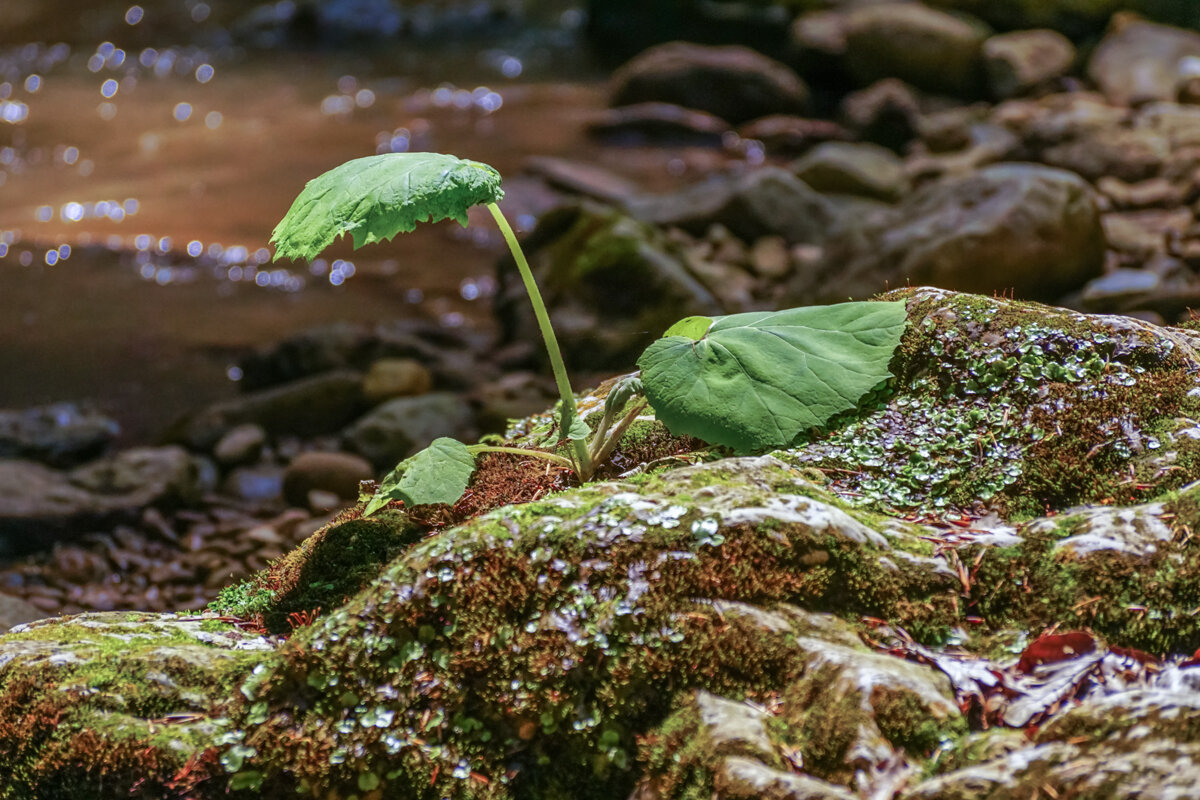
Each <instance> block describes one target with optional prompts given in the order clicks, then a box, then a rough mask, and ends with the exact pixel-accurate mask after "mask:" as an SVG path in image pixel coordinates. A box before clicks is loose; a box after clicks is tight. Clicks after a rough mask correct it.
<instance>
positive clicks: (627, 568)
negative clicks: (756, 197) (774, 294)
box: [0, 289, 1200, 799]
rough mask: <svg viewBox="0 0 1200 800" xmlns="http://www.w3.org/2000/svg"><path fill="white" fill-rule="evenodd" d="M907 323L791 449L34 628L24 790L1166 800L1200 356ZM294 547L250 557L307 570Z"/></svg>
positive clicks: (1013, 330) (1113, 331) (19, 673)
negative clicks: (173, 609)
mask: <svg viewBox="0 0 1200 800" xmlns="http://www.w3.org/2000/svg"><path fill="white" fill-rule="evenodd" d="M895 296H897V297H900V298H903V299H905V300H906V301H907V303H908V309H909V327H908V330H907V332H906V334H905V337H904V341H903V342H902V344H901V348H900V351H899V354H898V355H897V358H896V361H895V362H894V364H893V371H894V373H895V375H896V378H895V382H894V384H893V386H892V388H891V390H890V391H889V392H888V393H885V394H883V395H880V396H878V397H877V398H876V399H874V400H872V401H870V402H869V403H868V404H866V405H865V406H864V407H863V408H862V409H861V411H860V412H858V413H857V414H854V415H851V417H850V418H848V419H844V420H839V421H837V422H835V423H834V424H833V425H831V426H830V428H829V430H828V431H824V432H821V433H819V434H814V435H812V436H811V437H805V438H803V439H802V440H801V441H798V442H797V443H796V444H795V446H793V447H791V448H788V449H786V450H780V451H776V452H774V453H772V454H767V455H763V456H757V457H743V458H727V457H726V458H721V457H719V454H716V453H712V452H708V451H697V452H695V453H693V454H692V455H691V456H690V457H688V458H685V459H683V461H697V462H698V463H695V464H692V465H689V466H677V465H671V464H665V465H662V466H661V467H660V468H659V469H657V470H654V471H652V472H650V473H642V472H639V471H638V470H633V471H632V472H630V473H628V474H627V475H625V476H624V477H622V478H620V479H617V480H611V481H607V482H597V483H592V484H589V485H586V486H582V487H577V488H572V489H568V490H566V491H562V492H559V493H556V494H551V495H549V496H545V497H542V498H540V499H538V500H536V501H535V502H532V503H529V504H525V505H516V506H507V507H501V508H497V509H495V510H493V511H490V512H488V513H485V514H483V515H482V516H479V517H477V518H475V519H473V520H470V521H467V522H464V523H461V524H451V525H448V526H446V527H443V528H440V529H436V530H434V531H432V532H431V531H429V530H428V529H427V528H426V527H424V523H421V522H419V521H418V517H417V516H415V515H410V514H408V513H405V511H404V510H403V509H400V508H390V509H387V510H385V511H383V512H382V513H381V514H380V515H379V516H378V517H376V518H372V519H369V520H363V519H359V518H358V512H357V511H355V510H353V509H352V510H349V511H347V512H343V513H342V514H341V515H340V516H339V517H338V518H336V519H334V520H333V521H332V522H331V523H330V524H328V525H326V526H325V527H323V528H321V529H320V530H318V531H316V532H315V533H313V534H312V535H311V536H308V538H306V539H305V540H304V541H303V542H302V543H301V544H300V546H299V547H298V548H297V549H295V550H292V551H291V552H290V553H287V554H285V555H284V557H283V558H281V559H279V560H278V561H277V562H276V563H275V564H273V565H272V566H270V567H269V568H266V569H263V570H262V571H261V572H259V573H258V574H257V575H256V576H254V577H252V578H251V579H250V580H249V581H246V582H243V583H241V584H238V585H234V586H231V587H230V588H229V589H227V590H226V591H225V592H223V593H222V595H221V599H220V600H219V601H218V603H217V608H219V609H221V612H222V613H223V614H224V616H217V615H216V614H209V615H194V616H191V617H187V616H173V615H155V614H128V613H124V614H121V615H83V616H76V617H68V618H65V619H60V620H47V621H44V622H40V623H37V624H35V625H32V626H18V627H16V628H15V629H14V630H13V631H12V632H10V633H9V634H8V635H6V636H5V637H3V638H2V639H0V703H3V704H5V707H6V708H12V709H17V708H20V709H21V710H20V712H19V713H18V712H16V711H14V712H13V713H15V714H17V716H15V717H12V718H14V719H19V720H21V721H22V723H21V724H22V725H26V726H27V727H25V728H22V730H26V731H38V734H37V736H36V737H35V738H34V739H33V740H32V741H33V742H34V743H33V744H32V745H29V746H26V745H25V744H24V742H25V741H26V739H25V738H24V737H22V738H21V740H20V741H21V742H22V744H21V746H20V747H19V748H18V747H17V739H16V738H14V736H13V735H12V734H8V733H5V732H3V731H0V751H2V752H5V753H9V754H10V755H11V759H12V760H11V762H10V763H13V764H14V765H16V766H15V770H16V771H15V773H14V774H16V775H18V776H20V777H21V779H22V780H23V781H25V783H24V784H23V789H22V792H18V793H14V794H12V796H14V797H26V796H28V797H34V796H40V794H39V793H41V792H43V791H45V790H46V789H47V787H49V786H52V785H56V784H55V783H54V782H55V781H61V780H64V779H65V778H64V776H66V775H68V774H70V775H83V776H84V777H79V778H72V779H77V780H79V781H81V783H80V786H81V787H86V789H85V791H87V792H90V793H91V795H90V796H96V797H107V796H116V794H109V792H124V793H126V794H127V793H128V791H129V786H132V785H133V784H134V783H135V782H136V783H137V785H138V786H139V787H141V786H149V787H161V786H165V785H168V783H169V781H171V780H174V779H175V777H176V776H177V775H178V774H179V771H180V770H181V769H182V768H183V766H184V764H185V763H186V764H188V765H189V769H188V775H189V776H190V778H189V780H190V781H191V782H190V783H189V784H188V786H189V789H190V791H192V792H193V794H194V795H195V796H198V797H209V796H212V797H217V796H225V793H226V792H227V791H228V790H229V788H230V787H232V788H233V790H234V793H235V794H237V792H239V791H241V792H255V793H266V794H271V793H289V792H292V791H295V790H296V789H297V788H298V787H299V786H302V785H303V786H307V787H308V789H309V790H310V791H313V790H315V791H318V792H320V793H328V792H330V791H333V792H337V793H339V794H341V793H354V792H356V791H357V792H369V791H374V790H375V789H378V790H380V791H382V792H384V793H397V794H405V793H414V792H420V791H423V790H424V788H425V787H428V786H429V785H430V784H431V782H432V784H433V785H434V786H435V787H437V791H439V792H441V793H442V794H444V795H446V796H451V797H480V796H483V797H497V798H500V797H545V796H547V795H548V794H564V795H572V796H589V795H590V794H591V793H596V792H601V793H604V794H606V795H621V796H636V797H662V798H666V797H688V796H701V795H702V796H712V795H714V794H715V796H719V797H751V796H762V795H763V794H764V793H766V794H769V795H770V796H776V795H777V796H781V797H822V798H847V797H855V796H862V795H863V794H874V795H875V796H882V797H896V798H914V799H915V798H943V797H945V798H949V797H964V796H970V797H981V798H983V797H1001V796H1006V795H1005V794H1003V793H1005V792H1011V791H1015V790H1016V789H1020V790H1022V791H1023V790H1024V789H1022V787H1025V788H1028V789H1030V790H1032V788H1033V787H1034V786H1037V787H1039V790H1042V791H1044V790H1045V788H1044V787H1049V789H1051V790H1053V791H1054V792H1056V793H1060V794H1062V793H1070V792H1082V793H1085V794H1086V793H1092V794H1095V793H1098V792H1101V791H1103V792H1106V794H1103V795H1102V796H1112V797H1124V796H1131V795H1132V794H1135V793H1138V792H1152V793H1157V794H1162V795H1163V796H1171V793H1172V792H1176V788H1177V787H1182V786H1183V785H1184V782H1185V781H1186V780H1190V772H1189V771H1188V770H1189V769H1190V767H1189V766H1188V764H1189V763H1190V762H1189V761H1188V760H1187V758H1188V756H1187V755H1186V754H1187V753H1189V752H1190V749H1191V748H1192V747H1193V743H1192V739H1193V735H1194V734H1193V728H1194V725H1193V724H1192V722H1190V720H1191V719H1192V717H1193V716H1194V713H1193V710H1194V708H1193V707H1194V706H1196V705H1197V702H1196V696H1197V695H1196V691H1197V687H1200V679H1197V678H1194V677H1193V673H1194V671H1195V669H1196V668H1195V667H1194V666H1193V663H1194V659H1193V658H1192V657H1191V655H1190V654H1191V653H1192V651H1194V650H1195V649H1196V648H1197V647H1198V646H1200V627H1198V626H1197V623H1196V621H1195V617H1194V616H1192V615H1190V614H1188V613H1187V609H1188V608H1190V606H1189V605H1188V604H1189V603H1190V602H1191V601H1192V598H1193V597H1194V596H1195V592H1196V586H1197V585H1200V583H1198V581H1200V578H1197V575H1200V570H1197V568H1196V566H1195V563H1194V562H1195V561H1196V556H1195V553H1194V552H1193V548H1192V546H1191V534H1190V531H1191V530H1192V529H1193V526H1195V525H1200V517H1198V512H1197V509H1198V508H1200V504H1198V502H1197V497H1198V494H1197V493H1198V492H1200V490H1198V489H1197V487H1196V484H1195V483H1193V482H1192V481H1194V480H1195V478H1196V475H1197V467H1196V463H1197V461H1196V458H1197V453H1198V452H1200V451H1197V450H1196V446H1195V445H1196V442H1198V441H1200V437H1198V436H1197V435H1196V433H1195V432H1196V430H1197V423H1196V422H1195V419H1196V418H1197V417H1198V416H1200V400H1198V399H1197V397H1200V349H1198V348H1200V336H1197V335H1196V334H1195V333H1194V332H1193V331H1191V330H1188V329H1184V328H1161V327H1157V326H1154V325H1150V324H1146V323H1140V322H1137V321H1133V320H1129V319H1125V318H1113V317H1103V316H1085V315H1081V314H1077V313H1074V312H1070V311H1066V310H1063V309H1054V308H1050V307H1044V306H1037V305H1031V304H1025V303H1018V302H1013V301H1004V300H998V299H994V298H986V297H981V296H975V295H961V294H955V293H951V292H946V291H942V290H932V289H925V290H910V291H906V292H901V293H898V294H897V295H895ZM601 406H602V403H601V402H599V398H598V397H597V396H585V397H583V398H581V401H580V407H581V409H583V411H584V413H585V414H588V413H598V411H599V409H600V407H601ZM1097 408H1099V409H1100V410H1101V411H1102V412H1103V413H1093V412H1095V411H1096V409H1097ZM943 411H944V414H942V412H943ZM943 416H944V417H945V418H944V419H943V418H942V417H943ZM550 420H551V415H550V414H549V413H547V414H544V415H537V416H534V417H531V418H529V419H527V420H525V421H524V423H523V424H522V425H519V426H516V428H514V430H513V431H512V433H513V434H514V436H515V437H516V438H514V439H512V441H513V442H514V443H520V444H532V443H536V442H538V441H540V440H541V439H542V438H544V437H546V436H553V435H554V434H553V433H552V432H551V431H550V430H549V423H550ZM963 423H965V424H967V425H968V426H969V427H970V430H969V431H967V432H965V433H956V432H954V431H952V430H951V429H950V428H949V427H946V426H951V427H953V426H954V425H956V424H963ZM645 424H646V425H648V426H650V428H651V429H653V426H655V425H657V423H655V422H653V421H649V420H648V421H647V422H646V423H645ZM939 426H940V427H939ZM1106 426H1107V427H1106ZM955 430H957V429H955ZM976 434H978V441H976V439H975V438H972V436H975V435H976ZM641 435H643V436H644V435H646V434H645V433H643V434H641ZM939 448H941V449H939ZM947 448H948V449H947ZM678 463H679V461H678V460H677V461H676V462H675V464H678ZM1014 468H1015V469H1014ZM920 471H924V472H923V473H922V474H916V472H920ZM907 472H912V474H911V476H909V477H911V482H909V483H906V482H905V481H906V480H908V478H906V477H905V475H906V474H907ZM925 472H927V473H929V474H924V473H925ZM935 473H936V474H935ZM1067 489H1070V491H1067ZM177 519H178V517H177ZM153 522H155V520H153V519H149V520H145V521H144V522H143V525H150V524H152V523H153ZM159 522H160V523H161V520H159ZM197 524H199V520H197ZM272 528H273V526H271V525H262V526H261V527H260V528H255V529H251V530H249V531H245V530H243V532H242V533H241V534H239V536H238V540H239V541H241V542H244V543H246V544H250V543H253V546H254V547H255V548H264V547H267V546H268V545H274V546H275V547H277V548H283V547H285V546H286V542H287V541H288V540H287V539H286V537H285V536H284V535H283V534H281V533H280V532H279V531H278V530H277V528H276V529H274V530H272ZM292 541H295V540H292ZM66 556H67V554H66V552H65V551H64V552H63V553H62V555H61V556H60V558H62V559H63V560H64V564H66V563H71V562H69V561H68V560H67V559H66ZM75 558H76V561H75V562H74V563H76V566H74V567H73V569H75V570H76V573H77V574H79V575H80V576H83V575H85V574H86V573H87V570H88V569H89V567H88V566H87V564H88V560H87V558H86V556H85V555H84V552H80V553H78V554H77V555H76V556H75ZM264 628H265V629H269V630H271V631H274V632H275V633H276V634H277V635H276V636H273V637H272V636H266V635H264V634H256V633H254V632H253V631H255V630H263V629H264ZM1043 631H1046V632H1047V633H1045V635H1042V634H1043ZM116 641H120V642H121V650H120V652H119V654H117V655H103V657H101V654H107V653H108V652H109V651H108V650H107V649H106V648H109V647H111V644H108V643H114V642H116ZM114 659H116V660H114ZM163 659H166V662H165V664H166V665H167V666H164V661H163ZM114 664H115V665H116V667H114V668H113V669H114V670H115V674H119V675H125V676H136V677H132V678H130V677H126V678H125V679H124V680H125V681H126V683H125V684H122V685H121V688H120V689H117V688H115V686H114V684H113V683H112V681H113V679H112V678H110V677H108V675H109V673H108V672H106V671H105V670H107V669H109V668H110V667H112V665H114ZM51 674H53V675H57V676H60V677H58V678H55V679H54V683H53V684H52V683H51V682H50V681H49V680H48V678H47V676H50V675H51ZM1196 674H1198V675H1200V673H1196ZM51 685H59V686H68V687H76V686H78V687H81V688H79V689H78V690H77V689H75V688H68V689H67V690H66V691H59V692H58V693H55V692H54V691H52V690H50V689H48V688H47V687H49V686H51ZM85 686H86V687H89V688H88V689H86V690H84V689H83V688H82V687H85ZM230 686H234V687H236V689H235V690H233V691H230V690H229V687H230ZM1067 699H1069V700H1070V702H1066V700H1067ZM64 703H69V711H67V710H66V709H64V713H65V714H66V716H60V717H59V718H58V719H59V722H58V723H57V724H56V726H55V727H54V729H53V730H50V729H49V728H47V726H46V723H45V718H44V715H45V714H50V713H52V709H54V708H56V707H61V706H62V704H64ZM95 715H108V716H107V718H108V719H111V720H113V721H114V722H115V723H116V727H115V728H111V727H110V728H105V729H104V730H105V731H108V730H116V731H120V733H119V736H118V734H116V733H113V734H108V733H101V734H99V738H98V739H97V738H95V735H94V734H88V733H87V731H89V730H92V727H90V726H92V725H93V723H92V722H90V720H92V719H94V717H95ZM466 720H472V722H466ZM39 726H41V727H39ZM1146 731H1150V733H1146ZM1010 734H1011V735H1010ZM89 737H90V738H89ZM114 737H116V738H114ZM119 742H128V743H130V744H129V745H128V746H124V745H121V746H118V743H119ZM431 742H437V745H436V746H435V745H431V744H430V743H431ZM134 752H136V753H138V754H139V756H138V758H137V760H136V763H135V759H134V758H133V756H132V755H131V753H134ZM78 753H87V754H88V755H87V758H88V759H91V763H95V764H104V765H105V769H106V772H105V775H106V778H105V781H104V785H103V787H101V786H100V784H99V783H98V779H92V778H88V777H86V776H87V772H86V771H85V772H83V773H72V772H70V770H72V769H75V767H74V766H73V765H74V764H76V763H78V762H77V761H75V760H73V759H74V758H75V757H74V756H72V755H70V754H78ZM1168 755H1169V756H1170V757H1169V758H1168ZM1180 759H1183V760H1182V761H1180ZM1079 764H1086V765H1089V766H1088V769H1086V770H1081V769H1078V765H1079ZM363 776H368V777H363ZM18 785H21V784H18ZM113 787H117V788H113ZM363 787H370V788H363ZM1014 787H1016V789H1014ZM156 790H157V789H156ZM1179 791H1183V789H1181V788H1180V789H1179ZM10 793H11V792H10ZM1097 796H1101V795H1097ZM1180 796H1182V795H1180Z"/></svg>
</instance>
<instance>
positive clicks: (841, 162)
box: [789, 142, 909, 202]
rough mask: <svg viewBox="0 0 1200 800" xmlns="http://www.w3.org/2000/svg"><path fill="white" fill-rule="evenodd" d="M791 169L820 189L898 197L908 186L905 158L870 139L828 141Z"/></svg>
mask: <svg viewBox="0 0 1200 800" xmlns="http://www.w3.org/2000/svg"><path fill="white" fill-rule="evenodd" d="M789 169H791V171H792V173H793V174H794V175H795V176H796V177H797V178H799V179H800V180H802V181H804V182H805V183H807V184H808V185H809V186H811V187H812V188H814V189H816V190H817V191H818V192H825V193H829V194H853V195H861V196H863V197H871V198H874V199H876V200H884V201H888V202H891V201H895V200H897V199H899V197H900V195H902V194H904V193H905V192H906V191H907V190H908V188H909V187H908V178H907V177H906V176H905V174H904V162H903V161H901V160H900V158H899V157H898V156H897V155H896V154H895V153H893V152H892V151H891V150H888V149H887V148H886V147H882V146H880V145H877V144H870V143H866V142H861V143H853V142H826V143H825V144H821V145H817V146H816V147H815V148H813V149H812V150H811V151H810V152H809V153H808V155H806V156H804V157H803V158H801V159H800V160H799V161H795V162H793V163H792V164H791V165H790V167H789Z"/></svg>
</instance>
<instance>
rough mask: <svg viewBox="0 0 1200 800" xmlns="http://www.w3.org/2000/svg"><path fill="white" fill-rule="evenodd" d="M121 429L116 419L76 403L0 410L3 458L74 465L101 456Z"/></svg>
mask: <svg viewBox="0 0 1200 800" xmlns="http://www.w3.org/2000/svg"><path fill="white" fill-rule="evenodd" d="M120 432H121V428H120V426H119V425H118V424H117V423H116V421H115V420H112V419H109V418H108V417H106V416H104V415H102V414H99V413H97V412H95V411H88V410H84V409H81V408H79V407H78V406H77V405H75V404H74V403H54V404H52V405H47V406H35V407H33V408H25V409H16V410H0V458H28V459H32V460H34V461H40V462H42V463H44V464H48V465H49V466H52V467H70V466H74V465H76V464H79V463H81V462H83V461H86V460H88V459H89V458H95V457H97V456H99V455H101V454H102V453H103V452H104V450H105V449H106V448H107V447H108V446H109V445H110V444H112V442H113V440H114V439H116V438H117V435H118V434H119V433H120Z"/></svg>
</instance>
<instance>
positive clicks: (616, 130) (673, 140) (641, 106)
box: [588, 102, 733, 147]
mask: <svg viewBox="0 0 1200 800" xmlns="http://www.w3.org/2000/svg"><path fill="white" fill-rule="evenodd" d="M732 127H733V126H732V125H730V123H728V122H726V121H725V120H723V119H721V118H720V117H718V116H716V115H714V114H709V113H708V112H706V111H697V110H696V109H692V108H684V107H683V106H677V105H673V104H671V103H662V102H644V103H635V104H633V105H627V106H621V107H619V108H610V109H607V110H605V111H602V112H600V113H599V114H597V115H596V117H595V118H594V119H593V120H592V121H591V122H590V123H588V133H589V134H591V135H592V136H594V137H596V138H597V139H601V140H603V141H604V142H607V143H608V144H613V145H625V146H635V145H655V146H660V147H661V146H668V145H675V146H690V147H720V146H721V145H722V143H723V142H724V140H725V135H726V134H727V133H728V132H729V130H730V129H731V128H732Z"/></svg>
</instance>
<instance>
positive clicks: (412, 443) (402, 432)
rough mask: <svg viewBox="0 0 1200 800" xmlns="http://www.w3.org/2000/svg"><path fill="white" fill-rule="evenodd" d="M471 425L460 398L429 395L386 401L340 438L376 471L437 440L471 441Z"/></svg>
mask: <svg viewBox="0 0 1200 800" xmlns="http://www.w3.org/2000/svg"><path fill="white" fill-rule="evenodd" d="M473 425H474V416H473V415H472V413H471V407H470V405H469V404H468V403H467V402H466V401H465V400H464V399H463V398H462V397H461V396H459V395H457V394H451V393H449V392H430V393H429V394H423V395H420V396H418V397H398V398H396V399H395V400H389V401H388V402H386V403H384V404H383V405H381V406H379V407H377V408H375V409H373V410H372V411H371V412H369V413H368V414H366V415H365V416H363V417H362V418H361V419H359V420H358V421H357V422H355V423H354V424H353V425H351V426H350V427H348V428H346V430H345V431H344V432H343V438H344V439H345V442H346V445H347V446H348V447H349V448H350V449H351V450H353V451H354V452H356V453H359V454H360V455H362V456H363V457H364V458H366V459H367V460H368V461H369V462H371V464H372V465H374V467H375V468H376V469H379V470H390V469H392V468H393V467H395V466H396V464H398V463H399V462H401V461H403V460H404V459H405V458H408V457H409V456H411V455H412V454H413V453H415V452H417V451H418V450H420V449H421V448H423V447H425V446H426V445H428V444H429V443H430V442H432V441H433V440H434V439H437V438H438V437H441V436H449V437H451V438H455V439H470V438H471V433H472V427H473Z"/></svg>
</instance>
